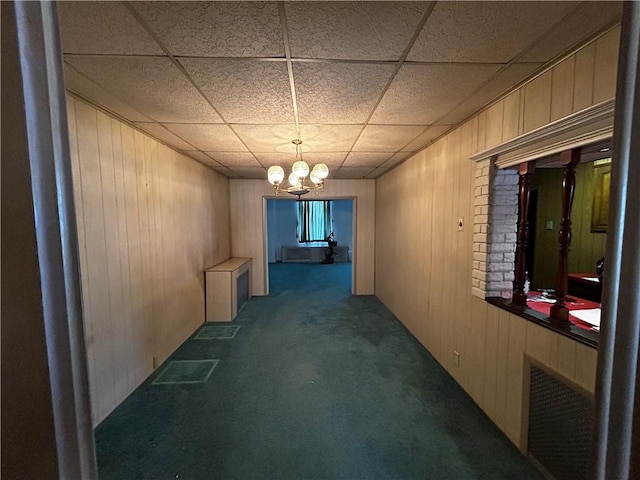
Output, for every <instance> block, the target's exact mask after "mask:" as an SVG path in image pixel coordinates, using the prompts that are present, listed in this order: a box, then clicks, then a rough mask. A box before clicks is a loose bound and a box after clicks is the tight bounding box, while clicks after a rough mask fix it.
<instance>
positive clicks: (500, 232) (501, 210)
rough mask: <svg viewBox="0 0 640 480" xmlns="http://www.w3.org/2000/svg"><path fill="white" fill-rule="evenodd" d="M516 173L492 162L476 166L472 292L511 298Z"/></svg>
mask: <svg viewBox="0 0 640 480" xmlns="http://www.w3.org/2000/svg"><path fill="white" fill-rule="evenodd" d="M517 202H518V173H517V171H515V170H508V169H505V170H497V169H496V168H495V167H494V159H487V160H482V161H480V162H478V163H477V165H476V179H475V199H474V205H475V208H474V225H473V277H472V285H471V289H472V293H473V295H475V296H476V297H479V298H483V299H484V298H486V297H499V296H501V295H507V294H508V295H510V294H511V291H512V289H513V270H514V262H515V252H516V231H517V222H518V203H517Z"/></svg>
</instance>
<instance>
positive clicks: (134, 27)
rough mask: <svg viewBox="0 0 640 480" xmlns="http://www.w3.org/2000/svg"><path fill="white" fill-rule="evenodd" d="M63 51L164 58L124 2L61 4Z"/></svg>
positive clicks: (59, 5)
mask: <svg viewBox="0 0 640 480" xmlns="http://www.w3.org/2000/svg"><path fill="white" fill-rule="evenodd" d="M58 12H59V16H60V30H61V35H62V51H63V52H64V53H96V54H114V55H134V54H135V55H163V54H164V52H163V51H162V49H161V48H160V47H159V46H158V44H157V43H156V42H155V41H154V40H153V38H151V36H150V35H149V33H147V31H146V30H145V29H144V28H143V27H142V25H140V24H139V23H138V22H137V20H136V19H135V18H134V17H133V15H131V13H130V12H129V10H127V8H126V7H125V6H124V5H123V4H122V3H121V2H58Z"/></svg>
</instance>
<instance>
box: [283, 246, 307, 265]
mask: <svg viewBox="0 0 640 480" xmlns="http://www.w3.org/2000/svg"><path fill="white" fill-rule="evenodd" d="M311 252H312V251H311V249H310V248H296V247H282V261H283V262H310V261H311Z"/></svg>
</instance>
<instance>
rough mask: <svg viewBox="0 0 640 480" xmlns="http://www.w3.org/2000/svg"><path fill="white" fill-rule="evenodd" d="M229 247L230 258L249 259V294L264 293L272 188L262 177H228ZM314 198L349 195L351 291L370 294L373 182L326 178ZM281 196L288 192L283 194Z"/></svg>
mask: <svg viewBox="0 0 640 480" xmlns="http://www.w3.org/2000/svg"><path fill="white" fill-rule="evenodd" d="M230 183H231V187H230V193H231V197H230V205H231V250H232V252H231V253H232V255H233V256H234V257H250V258H252V259H253V263H252V269H253V285H252V287H251V294H252V295H266V294H267V284H266V282H267V278H266V277H267V273H268V272H267V271H266V269H265V267H266V251H265V232H266V224H265V222H266V217H265V215H264V201H265V200H264V199H265V198H273V196H274V192H273V188H272V187H271V185H269V183H268V182H267V181H266V179H265V180H231V181H230ZM324 190H325V191H324V193H321V194H320V195H319V196H317V197H316V196H315V194H314V193H310V194H309V195H314V198H317V199H327V198H334V199H337V198H353V199H354V206H355V215H354V220H355V223H356V225H355V229H354V231H353V241H354V245H355V247H354V252H353V255H354V257H353V268H354V280H355V285H354V293H355V294H356V295H372V294H373V293H374V240H375V216H376V214H375V181H374V180H337V179H332V178H329V179H328V180H327V183H326V184H325V188H324ZM282 195H288V194H287V193H283V194H282Z"/></svg>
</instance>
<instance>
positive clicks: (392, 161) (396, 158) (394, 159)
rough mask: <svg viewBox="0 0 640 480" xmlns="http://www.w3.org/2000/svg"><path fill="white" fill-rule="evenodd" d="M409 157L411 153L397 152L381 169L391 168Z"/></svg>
mask: <svg viewBox="0 0 640 480" xmlns="http://www.w3.org/2000/svg"><path fill="white" fill-rule="evenodd" d="M410 156H411V152H398V153H396V154H395V155H394V156H393V157H391V158H390V159H389V160H387V161H386V162H384V165H383V168H391V167H394V166H395V165H397V164H399V163H400V162H402V161H404V160H406V159H407V158H409V157H410Z"/></svg>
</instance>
